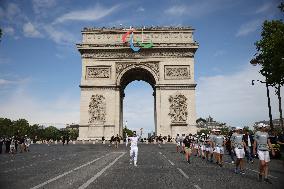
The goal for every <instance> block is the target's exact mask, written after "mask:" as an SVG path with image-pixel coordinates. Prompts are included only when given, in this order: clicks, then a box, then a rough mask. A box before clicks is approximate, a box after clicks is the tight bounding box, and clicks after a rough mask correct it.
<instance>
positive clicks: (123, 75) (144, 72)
mask: <svg viewBox="0 0 284 189" xmlns="http://www.w3.org/2000/svg"><path fill="white" fill-rule="evenodd" d="M139 72H141V74H139ZM134 74H135V75H134ZM134 80H143V81H145V82H147V83H149V84H150V85H151V86H152V88H153V89H154V88H155V85H156V84H158V81H159V75H158V73H155V72H154V71H153V69H151V68H150V67H149V66H146V65H143V64H139V63H137V64H130V65H129V66H127V67H125V68H124V69H123V70H121V71H120V72H119V73H118V75H117V77H116V86H118V87H121V89H122V90H124V88H125V87H126V86H127V84H129V83H130V82H132V81H134Z"/></svg>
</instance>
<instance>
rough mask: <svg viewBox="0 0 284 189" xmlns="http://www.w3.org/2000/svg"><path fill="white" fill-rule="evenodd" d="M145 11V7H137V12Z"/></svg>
mask: <svg viewBox="0 0 284 189" xmlns="http://www.w3.org/2000/svg"><path fill="white" fill-rule="evenodd" d="M144 11H145V9H144V8H143V7H139V8H138V9H137V12H144Z"/></svg>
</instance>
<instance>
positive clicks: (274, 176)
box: [246, 168, 278, 179]
mask: <svg viewBox="0 0 284 189" xmlns="http://www.w3.org/2000/svg"><path fill="white" fill-rule="evenodd" d="M246 169H247V170H250V171H252V172H255V173H259V171H257V170H253V169H249V168H246ZM268 176H269V177H271V178H275V179H277V178H278V177H275V176H272V175H268Z"/></svg>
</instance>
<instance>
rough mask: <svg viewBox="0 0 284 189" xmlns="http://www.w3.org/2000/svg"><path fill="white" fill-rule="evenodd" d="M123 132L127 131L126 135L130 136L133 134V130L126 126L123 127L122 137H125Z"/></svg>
mask: <svg viewBox="0 0 284 189" xmlns="http://www.w3.org/2000/svg"><path fill="white" fill-rule="evenodd" d="M125 133H127V136H132V135H133V131H132V130H130V129H128V128H127V127H124V128H123V137H124V138H125V137H126V135H125Z"/></svg>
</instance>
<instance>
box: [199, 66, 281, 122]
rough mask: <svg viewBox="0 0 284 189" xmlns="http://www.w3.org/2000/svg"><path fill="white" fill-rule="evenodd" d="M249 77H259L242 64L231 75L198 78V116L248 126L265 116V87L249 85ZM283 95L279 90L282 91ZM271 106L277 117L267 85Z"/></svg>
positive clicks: (266, 114) (274, 103) (271, 93)
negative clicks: (238, 70)
mask: <svg viewBox="0 0 284 189" xmlns="http://www.w3.org/2000/svg"><path fill="white" fill-rule="evenodd" d="M252 79H255V80H256V79H260V80H263V78H262V77H261V75H260V73H258V70H257V68H254V67H253V68H252V66H250V65H249V66H247V67H244V68H243V70H242V71H240V72H236V73H233V74H231V75H217V76H212V77H202V78H199V79H198V81H197V84H198V85H197V94H196V99H197V114H198V117H207V116H208V115H211V116H213V117H214V118H215V119H216V120H218V121H222V122H227V123H228V124H230V125H232V126H244V125H251V124H252V123H254V122H255V121H260V120H265V119H266V120H267V119H268V108H267V97H266V88H265V85H264V84H261V83H256V84H255V85H254V86H252V85H251V80H252ZM282 94H283V92H282ZM270 95H271V106H272V113H273V115H274V118H278V117H279V116H278V111H277V110H278V100H277V98H276V96H275V95H274V90H273V89H272V88H271V90H270Z"/></svg>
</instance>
